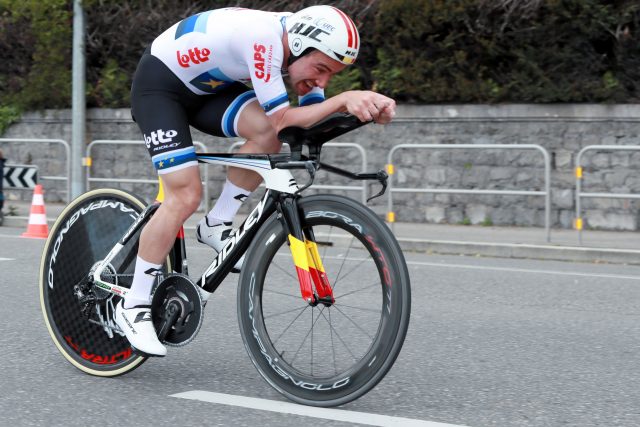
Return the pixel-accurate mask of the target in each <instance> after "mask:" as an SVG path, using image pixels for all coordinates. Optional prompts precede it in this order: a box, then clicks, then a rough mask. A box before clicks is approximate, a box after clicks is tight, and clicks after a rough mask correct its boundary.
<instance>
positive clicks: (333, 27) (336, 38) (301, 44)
mask: <svg viewBox="0 0 640 427" xmlns="http://www.w3.org/2000/svg"><path fill="white" fill-rule="evenodd" d="M286 28H287V33H288V35H287V37H288V44H289V50H290V51H291V57H290V63H291V62H293V61H295V60H296V59H298V58H299V57H300V56H301V55H302V54H304V53H306V51H307V50H308V49H310V48H312V49H317V50H319V51H320V52H322V53H324V54H325V55H327V56H329V57H330V58H332V59H335V60H337V61H340V62H341V63H343V64H346V65H350V64H353V63H354V62H355V60H356V57H357V56H358V48H359V47H360V37H359V35H358V29H357V28H356V26H355V24H354V23H353V21H352V20H351V18H349V17H348V16H347V15H346V14H345V13H344V12H342V11H341V10H340V9H336V8H335V7H333V6H311V7H307V8H305V9H302V10H300V11H299V12H296V13H294V14H293V15H291V16H288V17H287V25H286Z"/></svg>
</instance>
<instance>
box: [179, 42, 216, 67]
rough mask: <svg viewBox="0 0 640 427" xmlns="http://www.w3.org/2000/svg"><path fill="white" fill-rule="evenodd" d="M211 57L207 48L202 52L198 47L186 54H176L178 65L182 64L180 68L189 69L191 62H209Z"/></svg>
mask: <svg viewBox="0 0 640 427" xmlns="http://www.w3.org/2000/svg"><path fill="white" fill-rule="evenodd" d="M209 55H211V51H210V50H209V49H207V48H206V47H205V48H204V49H202V50H200V49H198V48H197V47H195V48H193V49H189V50H188V51H187V53H186V54H185V53H181V52H180V51H177V52H176V57H177V58H178V64H180V66H181V67H183V68H189V66H190V64H189V63H190V62H193V63H194V64H200V63H201V62H206V61H208V60H209Z"/></svg>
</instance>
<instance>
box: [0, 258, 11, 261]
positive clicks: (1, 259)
mask: <svg viewBox="0 0 640 427" xmlns="http://www.w3.org/2000/svg"><path fill="white" fill-rule="evenodd" d="M0 261H15V258H0Z"/></svg>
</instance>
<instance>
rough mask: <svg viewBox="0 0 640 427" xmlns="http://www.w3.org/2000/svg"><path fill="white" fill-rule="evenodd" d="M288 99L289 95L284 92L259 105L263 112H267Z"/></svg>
mask: <svg viewBox="0 0 640 427" xmlns="http://www.w3.org/2000/svg"><path fill="white" fill-rule="evenodd" d="M288 101H289V96H288V95H287V94H286V93H285V94H282V95H280V96H279V97H277V98H273V99H272V100H270V101H267V102H265V103H264V104H262V105H261V107H262V108H263V109H264V111H265V112H267V113H268V112H269V111H271V110H273V109H274V108H276V107H277V106H279V105H282V104H284V103H285V102H288Z"/></svg>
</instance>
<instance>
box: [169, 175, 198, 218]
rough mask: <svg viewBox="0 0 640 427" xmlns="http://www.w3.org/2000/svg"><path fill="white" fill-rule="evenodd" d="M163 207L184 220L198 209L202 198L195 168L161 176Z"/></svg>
mask: <svg viewBox="0 0 640 427" xmlns="http://www.w3.org/2000/svg"><path fill="white" fill-rule="evenodd" d="M161 179H162V183H163V186H164V201H163V205H165V206H167V208H169V209H171V210H172V211H174V212H175V213H176V214H177V215H179V216H180V217H181V218H183V219H184V220H186V219H187V218H188V217H189V216H190V215H191V214H192V213H193V212H195V211H196V209H198V206H199V205H200V199H201V198H202V183H201V182H200V172H199V169H198V168H197V167H189V168H185V169H182V170H179V171H176V172H172V173H168V174H164V175H162V178H161Z"/></svg>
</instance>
